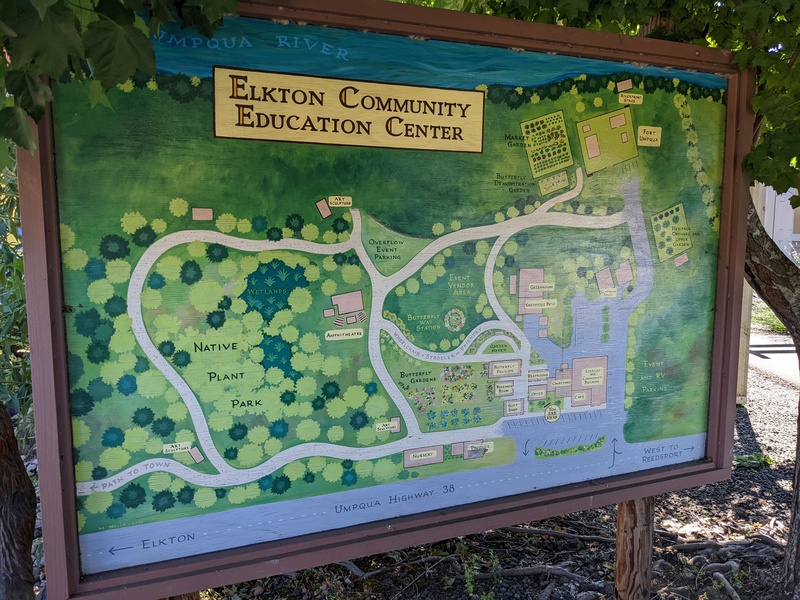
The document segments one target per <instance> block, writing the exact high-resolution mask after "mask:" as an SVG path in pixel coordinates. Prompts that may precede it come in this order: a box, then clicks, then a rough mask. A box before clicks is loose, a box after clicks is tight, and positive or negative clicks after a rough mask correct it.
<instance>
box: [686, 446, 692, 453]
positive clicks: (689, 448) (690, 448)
mask: <svg viewBox="0 0 800 600" xmlns="http://www.w3.org/2000/svg"><path fill="white" fill-rule="evenodd" d="M687 450H694V446H689V447H688V448H684V449H683V451H684V452H686V451H687Z"/></svg>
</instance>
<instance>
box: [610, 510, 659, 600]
mask: <svg viewBox="0 0 800 600" xmlns="http://www.w3.org/2000/svg"><path fill="white" fill-rule="evenodd" d="M654 518H655V498H653V497H652V496H649V497H647V498H641V499H639V500H629V501H628V502H621V503H619V504H618V505H617V558H616V567H615V569H614V600H641V599H642V598H649V597H650V585H651V580H652V578H653V531H654V526H655V524H654Z"/></svg>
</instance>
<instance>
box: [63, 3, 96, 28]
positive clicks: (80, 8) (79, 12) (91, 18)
mask: <svg viewBox="0 0 800 600" xmlns="http://www.w3.org/2000/svg"><path fill="white" fill-rule="evenodd" d="M69 6H70V8H71V9H72V13H73V14H74V15H75V18H76V19H77V20H78V23H79V24H80V30H81V31H82V32H83V31H86V28H87V27H88V26H89V23H94V22H95V21H97V20H99V19H100V16H99V15H98V14H97V11H96V9H95V2H94V0H71V2H70V3H69Z"/></svg>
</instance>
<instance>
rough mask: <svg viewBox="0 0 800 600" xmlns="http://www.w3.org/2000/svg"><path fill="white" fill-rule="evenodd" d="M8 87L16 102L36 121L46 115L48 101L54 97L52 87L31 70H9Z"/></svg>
mask: <svg viewBox="0 0 800 600" xmlns="http://www.w3.org/2000/svg"><path fill="white" fill-rule="evenodd" d="M6 89H7V90H8V92H9V93H10V94H13V95H14V100H15V102H16V103H17V104H18V105H19V106H21V107H22V108H23V109H24V110H25V112H27V113H28V114H29V115H30V116H31V117H33V118H34V119H35V120H36V121H38V120H39V119H41V118H42V115H44V109H45V107H46V106H47V103H48V102H50V100H52V99H53V94H52V93H51V92H50V87H49V86H48V85H47V84H46V83H45V82H43V81H42V80H41V79H40V78H39V76H38V75H37V74H36V73H33V72H31V71H16V70H14V71H9V72H8V74H7V75H6Z"/></svg>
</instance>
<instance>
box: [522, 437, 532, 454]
mask: <svg viewBox="0 0 800 600" xmlns="http://www.w3.org/2000/svg"><path fill="white" fill-rule="evenodd" d="M528 442H530V440H525V449H524V450H523V451H522V456H528Z"/></svg>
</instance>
